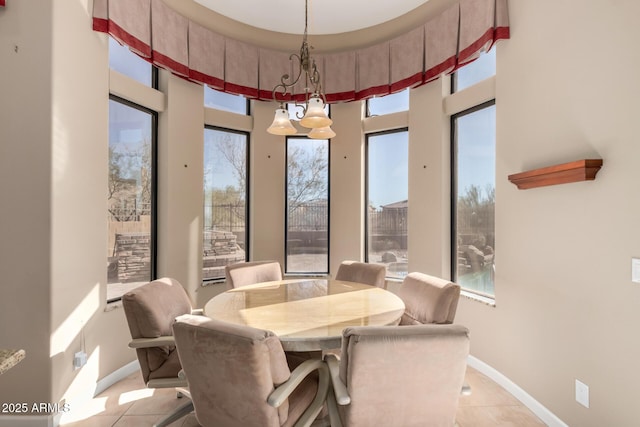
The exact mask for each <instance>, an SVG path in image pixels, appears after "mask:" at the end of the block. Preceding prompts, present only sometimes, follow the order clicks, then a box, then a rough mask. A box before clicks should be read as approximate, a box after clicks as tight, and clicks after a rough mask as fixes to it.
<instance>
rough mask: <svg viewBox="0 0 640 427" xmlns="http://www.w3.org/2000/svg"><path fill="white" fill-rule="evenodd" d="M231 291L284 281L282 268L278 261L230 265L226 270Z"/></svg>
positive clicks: (226, 277)
mask: <svg viewBox="0 0 640 427" xmlns="http://www.w3.org/2000/svg"><path fill="white" fill-rule="evenodd" d="M224 274H225V279H226V282H227V287H228V288H229V289H232V288H237V287H239V286H246V285H253V284H254V283H260V282H271V281H273V280H282V268H281V267H280V263H279V262H278V261H249V262H239V263H236V264H229V265H227V266H226V267H225V268H224Z"/></svg>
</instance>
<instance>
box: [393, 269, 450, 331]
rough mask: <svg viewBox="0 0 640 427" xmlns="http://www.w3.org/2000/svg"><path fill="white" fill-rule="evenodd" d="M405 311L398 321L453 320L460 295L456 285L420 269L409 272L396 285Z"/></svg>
mask: <svg viewBox="0 0 640 427" xmlns="http://www.w3.org/2000/svg"><path fill="white" fill-rule="evenodd" d="M398 296H399V297H400V298H401V299H402V301H404V305H405V311H404V314H403V315H402V319H400V324H401V325H418V324H423V323H439V324H449V323H453V320H454V318H455V316H456V310H457V309H458V300H459V299H460V286H459V285H457V284H455V283H452V282H450V281H448V280H444V279H440V278H438V277H434V276H429V275H427V274H423V273H409V274H408V275H407V276H406V277H405V278H404V280H403V281H402V285H400V288H399V289H398Z"/></svg>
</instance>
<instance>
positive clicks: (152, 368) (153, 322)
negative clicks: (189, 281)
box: [122, 277, 198, 427]
mask: <svg viewBox="0 0 640 427" xmlns="http://www.w3.org/2000/svg"><path fill="white" fill-rule="evenodd" d="M122 306H123V307H124V312H125V315H126V317H127V323H128V325H129V331H130V332H131V338H132V340H131V342H130V343H129V347H131V348H135V349H136V353H137V356H138V362H139V363H140V370H141V371H142V378H143V380H144V382H145V384H146V385H147V387H149V388H171V387H175V388H177V390H178V397H182V396H183V395H186V396H189V392H188V390H187V388H186V387H187V381H186V379H185V377H184V375H181V376H180V375H179V373H180V371H181V369H182V367H181V366H180V360H179V359H178V353H177V352H176V348H175V343H174V339H173V335H172V331H171V325H172V324H173V322H174V320H175V318H176V317H178V316H180V315H182V314H187V313H197V312H198V311H197V310H193V309H192V307H191V301H190V299H189V296H188V295H187V293H186V292H185V290H184V288H183V287H182V285H181V284H180V283H179V282H178V281H177V280H175V279H171V278H167V277H165V278H162V279H159V280H155V281H153V282H150V283H147V284H145V285H142V286H140V287H138V288H135V289H133V290H132V291H129V292H127V293H126V294H124V295H123V296H122ZM191 411H193V403H192V402H191V399H189V398H188V397H187V398H185V402H184V403H182V404H181V405H180V407H179V408H178V409H176V411H174V412H173V413H171V414H170V415H169V416H167V417H166V418H164V419H163V420H162V421H160V422H159V423H157V424H156V426H157V427H161V426H166V425H169V424H171V423H172V422H174V421H175V420H177V419H179V418H181V417H183V416H185V415H187V414H189V413H190V412H191Z"/></svg>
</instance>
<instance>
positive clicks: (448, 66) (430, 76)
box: [422, 56, 456, 84]
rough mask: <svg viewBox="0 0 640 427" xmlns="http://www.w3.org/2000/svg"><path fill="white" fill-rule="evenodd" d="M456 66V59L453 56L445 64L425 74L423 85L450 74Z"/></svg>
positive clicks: (442, 63)
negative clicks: (447, 73)
mask: <svg viewBox="0 0 640 427" xmlns="http://www.w3.org/2000/svg"><path fill="white" fill-rule="evenodd" d="M455 66H456V57H455V56H452V57H451V58H449V59H447V60H446V61H444V62H441V63H440V64H438V65H436V66H435V67H431V68H430V69H428V70H426V71H425V72H424V76H423V78H422V83H423V84H425V83H429V82H430V81H432V80H435V79H437V78H438V77H440V74H442V73H446V72H450V71H451V70H453V69H454V68H455Z"/></svg>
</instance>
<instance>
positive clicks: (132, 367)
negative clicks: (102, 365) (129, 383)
mask: <svg viewBox="0 0 640 427" xmlns="http://www.w3.org/2000/svg"><path fill="white" fill-rule="evenodd" d="M139 370H140V363H138V361H137V360H134V361H133V362H130V363H127V364H126V365H124V366H123V367H122V368H120V369H116V370H115V371H113V372H112V373H110V374H109V375H107V376H106V377H104V378H103V379H101V380H100V381H98V382H97V383H96V388H95V391H94V393H93V395H92V396H91V397H92V398H93V397H95V396H97V395H99V394H100V393H102V392H103V391H105V390H106V389H108V388H109V387H111V386H112V385H114V384H115V383H117V382H118V381H121V380H123V379H125V378H126V377H128V376H129V375H131V374H133V373H135V372H138V371H139Z"/></svg>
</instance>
